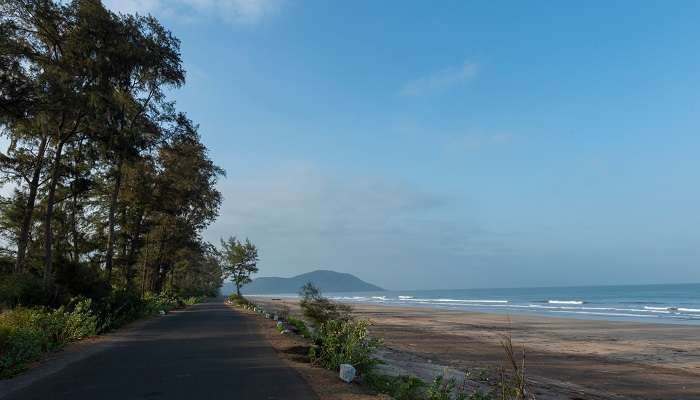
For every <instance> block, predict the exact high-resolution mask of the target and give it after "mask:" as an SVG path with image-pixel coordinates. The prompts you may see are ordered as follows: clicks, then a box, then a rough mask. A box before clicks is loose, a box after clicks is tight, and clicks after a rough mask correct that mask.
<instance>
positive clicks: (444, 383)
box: [426, 369, 457, 400]
mask: <svg viewBox="0 0 700 400" xmlns="http://www.w3.org/2000/svg"><path fill="white" fill-rule="evenodd" d="M445 375H447V369H446V370H445V373H444V374H437V375H436V376H435V378H434V379H433V381H432V382H431V383H430V385H429V386H428V390H427V391H426V394H427V396H428V397H427V398H428V400H450V397H451V395H452V392H453V391H454V390H455V387H457V381H456V380H455V378H448V379H445Z"/></svg>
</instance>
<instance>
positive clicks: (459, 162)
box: [105, 0, 700, 289]
mask: <svg viewBox="0 0 700 400" xmlns="http://www.w3.org/2000/svg"><path fill="white" fill-rule="evenodd" d="M105 4H107V5H108V6H109V7H111V8H112V9H113V10H116V11H120V12H139V13H151V14H153V15H154V16H156V17H157V18H159V19H160V20H161V22H162V23H163V24H164V25H165V26H166V27H167V28H169V29H170V30H172V32H173V33H174V34H175V35H176V36H177V37H178V38H180V39H181V41H182V58H183V62H184V66H185V68H186V69H187V72H188V75H187V84H186V85H185V86H184V87H183V88H181V89H178V90H176V91H174V92H172V94H171V95H172V97H173V99H175V100H176V101H177V104H178V108H179V109H181V110H183V111H186V112H187V113H188V115H189V116H190V117H191V118H192V119H193V120H195V121H196V122H197V123H199V124H200V133H201V135H202V138H203V141H204V142H205V144H206V145H207V146H208V147H209V148H210V150H211V153H210V154H211V157H212V158H213V159H214V160H215V161H216V162H217V163H218V164H219V165H220V166H222V167H223V168H225V169H226V171H227V177H226V179H222V180H221V182H220V184H219V190H221V192H222V193H223V195H224V198H225V200H224V203H223V205H222V209H221V216H220V217H219V219H218V220H217V221H216V222H215V223H214V224H212V226H211V227H209V228H208V230H207V231H206V232H205V237H206V238H207V239H208V240H210V241H214V242H216V241H218V239H219V238H220V237H227V236H231V235H236V236H239V237H249V238H250V239H251V240H252V241H253V242H254V243H256V244H257V245H258V247H259V251H260V262H259V267H260V273H259V275H260V276H293V275H296V274H299V273H303V272H308V271H310V270H314V269H319V268H323V269H332V270H336V271H341V272H349V273H352V274H355V275H357V276H358V277H360V278H362V279H364V280H367V281H369V282H372V283H375V284H378V285H380V286H383V287H385V288H389V289H455V288H473V287H521V286H557V285H567V286H568V285H605V284H638V283H687V282H700V268H699V267H700V265H699V263H700V135H699V134H698V133H700V132H699V131H700V90H698V88H700V47H698V43H699V42H700V25H698V24H697V15H700V2H697V1H674V2H663V1H645V2H640V1H586V2H573V1H528V2H521V1H509V2H502V1H440V2H430V1H373V0H367V1H365V0H353V1H344V2H341V1H320V0H319V1H301V0H299V1H297V0H142V1H138V0H106V1H105Z"/></svg>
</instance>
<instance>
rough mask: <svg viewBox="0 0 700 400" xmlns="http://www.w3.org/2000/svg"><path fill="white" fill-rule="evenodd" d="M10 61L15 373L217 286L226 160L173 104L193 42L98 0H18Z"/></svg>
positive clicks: (6, 175) (5, 184)
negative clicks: (210, 235) (186, 46)
mask: <svg viewBox="0 0 700 400" xmlns="http://www.w3.org/2000/svg"><path fill="white" fill-rule="evenodd" d="M0 71H1V72H0V136H1V139H2V143H4V144H7V147H6V148H4V149H1V150H0V185H2V188H3V193H4V194H3V195H2V196H1V197H0V376H2V377H6V376H10V375H12V374H15V373H17V372H18V371H20V370H22V369H23V368H25V367H26V365H27V363H28V362H31V361H32V360H36V359H37V358H39V357H40V355H41V354H42V353H43V352H47V351H51V350H55V349H57V348H60V347H61V346H63V345H64V344H66V343H68V342H71V341H74V340H78V339H81V338H83V337H86V336H92V335H96V334H99V333H102V332H106V331H108V330H111V329H114V328H116V327H119V326H122V325H123V324H125V323H128V322H129V321H133V320H135V319H137V318H141V317H143V316H148V315H152V314H157V313H163V312H167V311H169V310H171V309H173V308H177V307H182V306H185V305H190V304H194V303H196V302H197V301H199V300H200V299H201V298H202V297H203V296H214V295H216V294H217V293H218V289H219V287H220V286H221V284H222V280H223V277H224V275H223V273H222V269H221V262H222V260H221V258H220V255H219V252H218V250H217V249H216V248H215V247H214V246H213V245H211V244H209V243H207V242H205V241H204V240H203V239H202V237H201V233H202V231H203V229H204V228H206V227H207V226H208V225H209V224H210V223H211V222H212V221H213V220H214V219H215V218H216V217H217V215H218V212H219V206H220V203H221V194H220V193H219V191H218V190H217V189H216V183H217V180H218V179H219V178H220V177H221V176H222V175H223V174H224V171H223V170H222V169H221V168H219V167H218V166H216V165H215V164H214V163H213V162H212V160H211V159H210V158H209V155H208V150H207V148H206V147H205V146H204V144H203V143H202V142H201V140H200V135H199V132H198V127H197V125H196V124H195V123H194V122H192V121H191V120H190V119H189V118H188V117H187V116H186V114H184V113H183V112H181V111H179V110H178V109H177V107H176V105H175V103H174V102H173V101H171V100H169V99H168V96H167V93H168V92H169V91H170V90H172V89H173V88H178V87H180V86H182V85H184V83H185V71H184V69H183V66H182V61H181V58H180V42H179V40H178V39H177V38H176V37H174V36H173V35H172V33H171V32H170V31H168V30H167V29H166V28H164V27H163V26H162V25H161V24H160V23H159V22H158V21H157V20H156V19H155V18H153V17H150V16H137V15H128V14H115V13H113V12H110V11H109V10H107V9H105V7H104V6H103V5H102V3H101V2H100V1H99V0H81V1H58V0H54V1H51V0H46V1H35V0H4V1H2V2H0ZM246 243H249V242H246Z"/></svg>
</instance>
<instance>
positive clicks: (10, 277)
mask: <svg viewBox="0 0 700 400" xmlns="http://www.w3.org/2000/svg"><path fill="white" fill-rule="evenodd" d="M43 300H44V291H43V288H42V284H41V279H39V278H38V277H36V276H35V275H32V274H29V273H18V274H7V275H4V276H0V308H1V307H2V306H4V307H7V308H13V307H16V306H18V305H25V306H32V305H38V304H41V303H42V302H43Z"/></svg>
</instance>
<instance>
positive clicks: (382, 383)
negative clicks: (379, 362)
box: [365, 371, 425, 400]
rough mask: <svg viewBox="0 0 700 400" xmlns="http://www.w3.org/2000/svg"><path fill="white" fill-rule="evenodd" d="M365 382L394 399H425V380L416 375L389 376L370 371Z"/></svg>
mask: <svg viewBox="0 0 700 400" xmlns="http://www.w3.org/2000/svg"><path fill="white" fill-rule="evenodd" d="M365 383H366V384H367V385H368V386H369V387H370V388H371V389H372V390H374V391H376V392H379V393H383V394H388V395H389V396H391V398H392V399H394V400H423V399H425V396H424V394H425V393H424V388H425V382H423V381H422V380H420V379H419V378H416V377H415V376H406V375H401V376H389V375H382V374H377V373H374V372H372V371H370V372H369V373H368V374H366V377H365Z"/></svg>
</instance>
